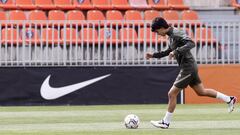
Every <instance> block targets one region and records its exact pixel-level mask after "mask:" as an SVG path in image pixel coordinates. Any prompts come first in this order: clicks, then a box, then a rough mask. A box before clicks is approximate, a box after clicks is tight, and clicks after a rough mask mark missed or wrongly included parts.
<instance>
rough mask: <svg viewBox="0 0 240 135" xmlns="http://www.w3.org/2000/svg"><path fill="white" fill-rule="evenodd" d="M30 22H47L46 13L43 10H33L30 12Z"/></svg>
mask: <svg viewBox="0 0 240 135" xmlns="http://www.w3.org/2000/svg"><path fill="white" fill-rule="evenodd" d="M29 20H31V21H35V20H44V21H45V20H47V16H46V13H45V12H44V11H42V10H32V11H30V12H29Z"/></svg>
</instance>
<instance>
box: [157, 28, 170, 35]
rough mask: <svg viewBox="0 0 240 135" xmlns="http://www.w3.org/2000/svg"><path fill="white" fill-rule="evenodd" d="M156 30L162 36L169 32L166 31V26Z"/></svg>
mask: <svg viewBox="0 0 240 135" xmlns="http://www.w3.org/2000/svg"><path fill="white" fill-rule="evenodd" d="M155 32H156V33H157V34H158V35H161V36H166V33H167V31H166V29H165V28H160V29H157V30H156V31H155Z"/></svg>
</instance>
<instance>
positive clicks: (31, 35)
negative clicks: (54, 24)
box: [21, 28, 40, 44]
mask: <svg viewBox="0 0 240 135" xmlns="http://www.w3.org/2000/svg"><path fill="white" fill-rule="evenodd" d="M21 38H22V40H25V42H26V43H27V44H40V35H39V30H38V29H35V28H26V29H25V30H24V29H22V30H21Z"/></svg>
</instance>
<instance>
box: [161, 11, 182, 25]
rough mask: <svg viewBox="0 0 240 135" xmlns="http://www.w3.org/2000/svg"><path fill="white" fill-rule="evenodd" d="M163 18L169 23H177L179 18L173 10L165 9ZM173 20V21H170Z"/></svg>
mask: <svg viewBox="0 0 240 135" xmlns="http://www.w3.org/2000/svg"><path fill="white" fill-rule="evenodd" d="M163 18H165V19H166V20H167V21H168V22H169V24H174V25H177V24H178V22H176V21H178V20H179V16H178V12H177V11H175V10H165V11H163ZM171 21H174V22H171Z"/></svg>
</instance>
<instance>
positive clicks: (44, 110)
mask: <svg viewBox="0 0 240 135" xmlns="http://www.w3.org/2000/svg"><path fill="white" fill-rule="evenodd" d="M166 107H167V106H166V105H109V106H33V107H32V106H31V107H0V135H239V134H240V111H239V109H238V108H235V111H234V112H233V113H231V114H229V113H228V112H227V105H226V104H210V105H177V109H176V111H175V113H174V117H173V122H172V123H171V125H170V128H169V129H158V128H155V127H153V126H152V125H151V124H150V123H149V121H150V120H158V119H160V118H162V117H163V116H164V114H165V111H166ZM130 113H133V114H136V115H138V116H139V117H140V121H141V122H140V125H139V128H138V129H126V128H125V127H124V125H123V119H124V117H125V116H126V115H127V114H130Z"/></svg>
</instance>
